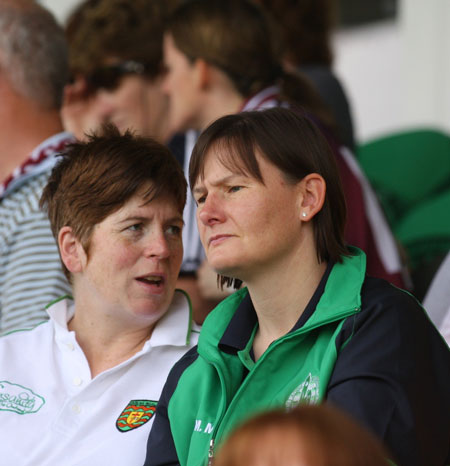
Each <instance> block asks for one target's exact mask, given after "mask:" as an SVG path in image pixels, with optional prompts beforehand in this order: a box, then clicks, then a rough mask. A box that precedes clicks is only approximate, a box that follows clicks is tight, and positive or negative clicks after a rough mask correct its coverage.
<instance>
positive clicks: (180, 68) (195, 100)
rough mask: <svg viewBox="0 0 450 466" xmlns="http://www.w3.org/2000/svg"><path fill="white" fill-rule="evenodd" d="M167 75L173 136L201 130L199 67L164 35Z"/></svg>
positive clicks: (165, 80)
mask: <svg viewBox="0 0 450 466" xmlns="http://www.w3.org/2000/svg"><path fill="white" fill-rule="evenodd" d="M163 49H164V65H165V67H166V75H165V78H164V82H163V90H164V92H165V93H166V94H167V95H168V97H169V127H170V131H171V132H172V133H174V132H177V131H186V130H188V129H201V125H200V123H199V118H200V116H199V113H200V99H199V88H198V81H197V79H198V76H197V71H196V67H195V64H193V63H191V62H190V61H189V60H188V58H187V57H186V55H184V53H183V52H181V51H180V50H179V49H178V48H177V46H176V44H175V42H174V40H173V38H172V36H171V35H170V34H166V35H165V36H164V45H163Z"/></svg>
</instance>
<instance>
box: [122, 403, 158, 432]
mask: <svg viewBox="0 0 450 466" xmlns="http://www.w3.org/2000/svg"><path fill="white" fill-rule="evenodd" d="M157 403H158V402H157V401H151V400H131V401H130V402H129V403H128V404H127V406H126V407H125V409H124V410H123V411H122V412H121V414H120V416H119V417H118V418H117V421H116V427H117V429H118V430H119V431H120V432H128V431H130V430H133V429H137V428H138V427H141V426H143V425H144V424H145V423H147V422H148V421H150V419H151V418H152V417H153V414H155V411H156V405H157Z"/></svg>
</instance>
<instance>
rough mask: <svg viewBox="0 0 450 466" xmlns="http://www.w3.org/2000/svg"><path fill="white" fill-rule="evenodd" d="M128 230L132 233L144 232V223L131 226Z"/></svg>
mask: <svg viewBox="0 0 450 466" xmlns="http://www.w3.org/2000/svg"><path fill="white" fill-rule="evenodd" d="M127 230H130V231H141V230H142V223H134V224H133V225H130V226H129V227H128V228H127Z"/></svg>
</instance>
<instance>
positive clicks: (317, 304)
mask: <svg viewBox="0 0 450 466" xmlns="http://www.w3.org/2000/svg"><path fill="white" fill-rule="evenodd" d="M349 249H350V252H351V254H352V256H347V257H344V258H343V261H342V263H336V264H329V265H328V267H327V270H326V271H325V273H324V275H323V277H322V279H321V281H320V283H319V285H318V287H317V289H316V291H315V292H314V295H313V296H312V298H311V300H310V302H309V303H308V305H307V306H306V308H305V311H304V312H303V313H302V315H301V316H300V318H299V320H298V321H297V323H296V325H295V326H294V328H293V329H292V330H291V332H289V333H290V334H291V333H297V332H306V331H308V330H310V329H313V328H316V327H320V326H321V325H325V324H327V323H330V322H333V321H335V320H339V319H342V318H344V317H346V316H348V315H351V314H354V313H355V312H358V311H359V310H360V308H361V288H362V285H363V283H364V279H365V272H366V256H365V254H364V252H363V251H361V250H360V249H357V248H353V247H349ZM256 324H257V317H256V313H255V310H254V308H253V304H252V302H251V299H250V295H249V294H248V290H247V288H244V289H242V290H239V291H237V292H236V293H234V294H232V295H231V296H229V297H228V298H227V299H225V300H224V301H222V303H220V304H219V305H218V306H217V307H216V308H215V309H214V311H212V312H211V313H210V315H209V316H208V317H207V319H206V320H205V322H204V324H203V329H202V332H201V335H200V339H199V352H200V353H201V354H202V355H203V354H205V351H206V353H209V349H208V348H211V346H212V347H219V348H220V349H221V350H223V351H224V352H227V353H235V352H236V351H239V350H242V349H244V348H245V347H246V345H247V343H248V340H249V338H250V336H251V334H252V332H253V330H254V328H255V325H256Z"/></svg>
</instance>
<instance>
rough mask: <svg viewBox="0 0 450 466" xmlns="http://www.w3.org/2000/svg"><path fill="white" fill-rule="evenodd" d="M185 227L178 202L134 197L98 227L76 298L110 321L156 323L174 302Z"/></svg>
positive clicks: (78, 282)
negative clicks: (79, 298) (101, 313)
mask: <svg viewBox="0 0 450 466" xmlns="http://www.w3.org/2000/svg"><path fill="white" fill-rule="evenodd" d="M182 226H183V219H182V215H181V213H180V212H179V211H178V208H177V207H176V205H175V202H174V201H172V200H169V199H164V198H162V199H155V200H152V201H151V202H149V203H147V204H145V203H144V200H143V198H142V196H140V195H136V196H134V197H133V198H131V199H130V200H129V201H128V202H127V203H126V204H125V205H124V206H123V207H122V208H121V209H119V210H118V211H116V212H114V213H112V214H111V215H109V216H108V217H107V218H106V219H105V220H103V221H102V222H100V223H99V224H97V225H96V226H95V227H94V231H93V233H92V237H91V241H90V247H89V254H88V257H85V263H84V268H83V271H82V272H81V274H79V276H77V277H75V278H77V282H76V283H75V285H76V290H77V292H79V293H80V294H82V297H83V299H84V301H85V302H86V301H88V302H89V303H91V304H95V305H96V307H97V308H99V309H103V310H104V312H105V313H106V314H107V315H113V316H116V317H119V318H121V319H134V320H136V319H138V320H142V321H143V322H144V323H145V324H151V323H153V322H156V321H157V320H158V319H159V318H160V317H161V316H162V315H163V314H164V313H165V312H166V310H167V309H168V307H169V305H170V302H171V301H172V297H173V293H174V289H175V283H176V280H177V277H178V272H179V269H180V266H181V260H182V256H183V245H182V240H181V232H182ZM77 299H78V295H76V296H75V301H77Z"/></svg>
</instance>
